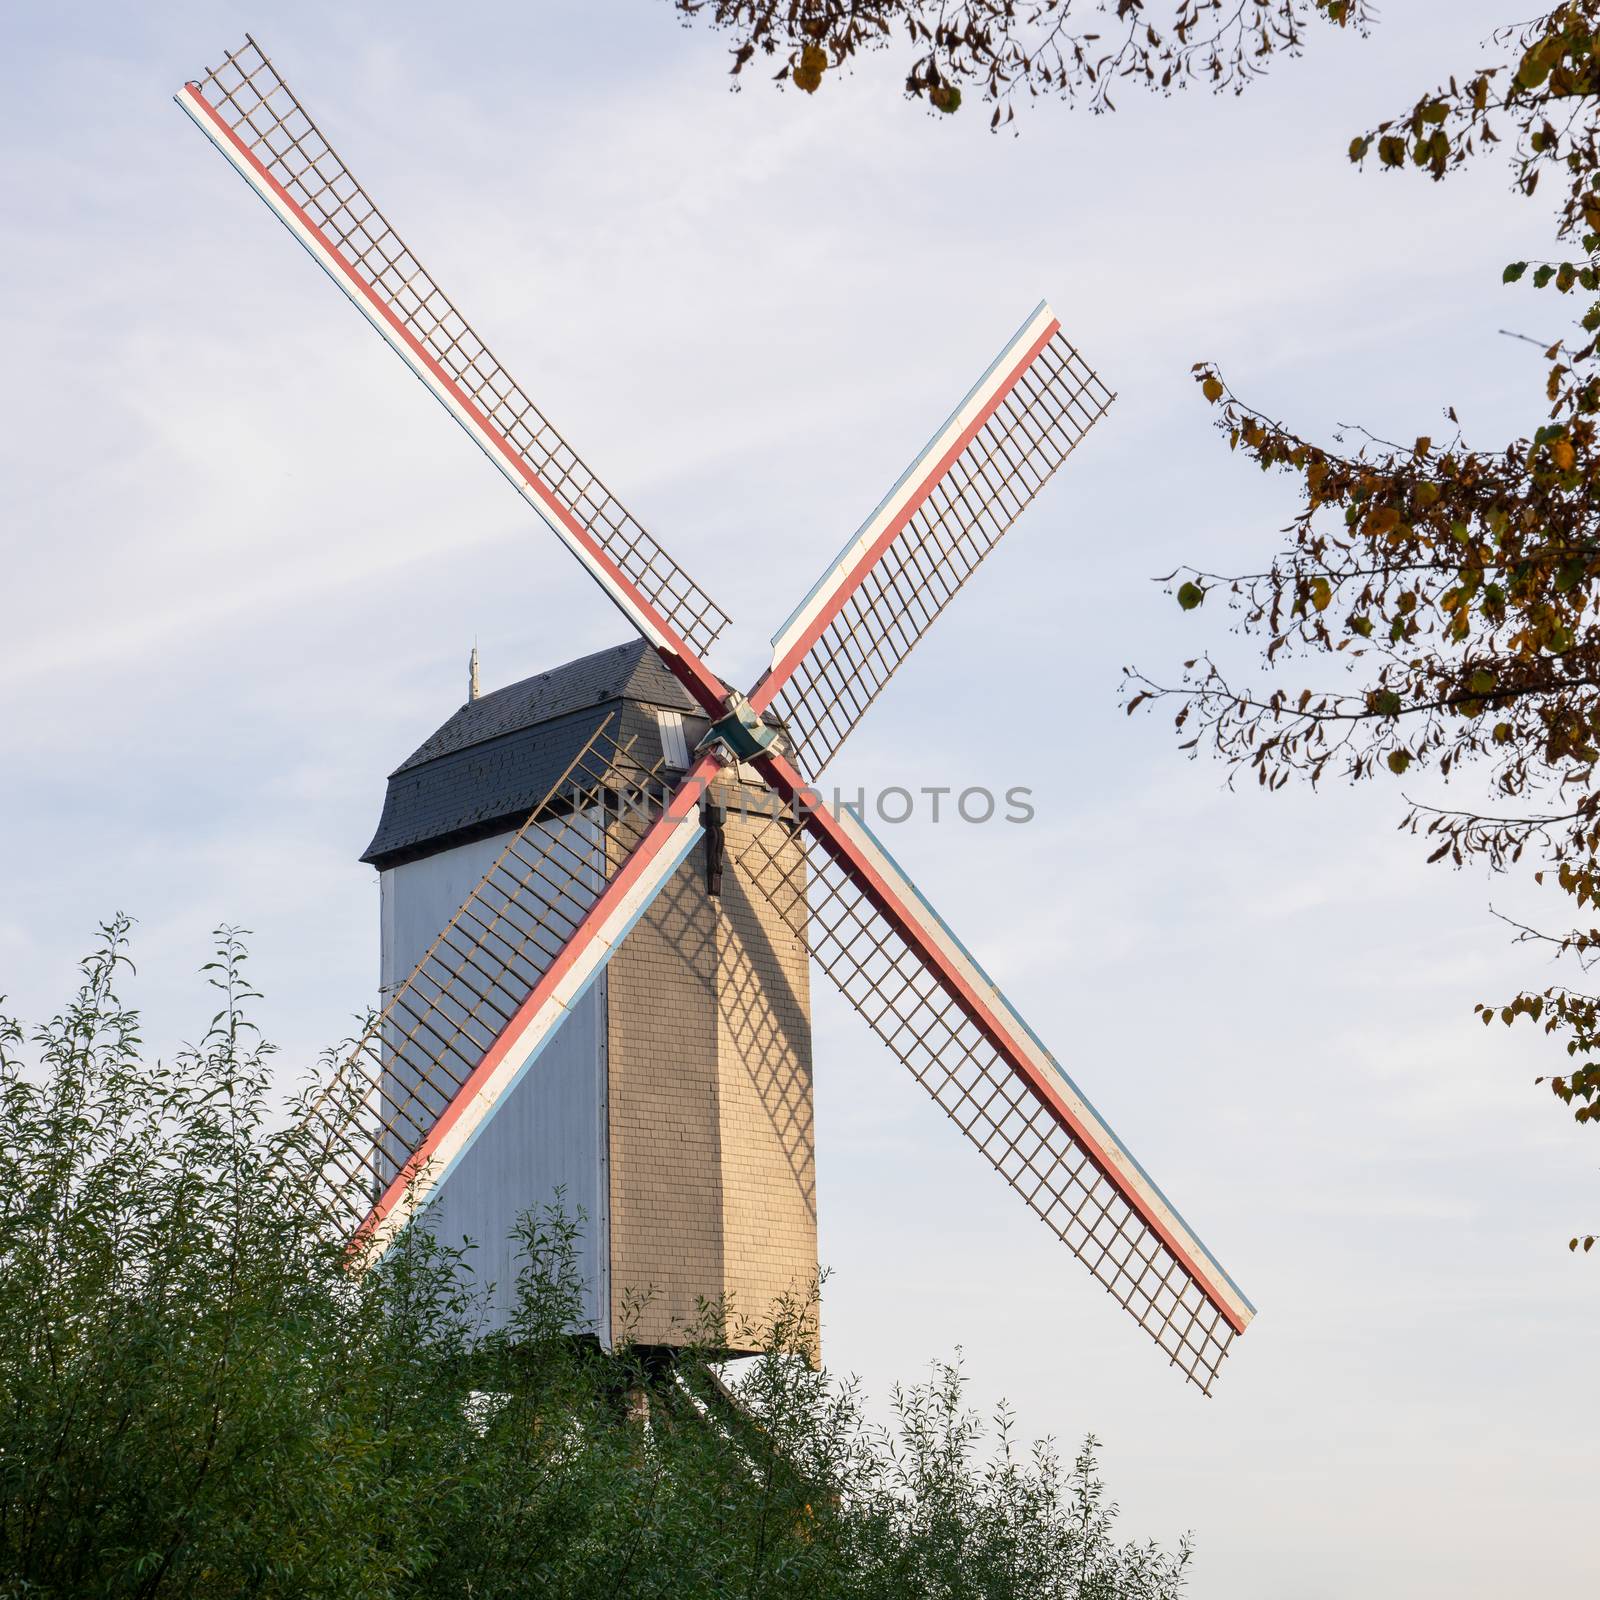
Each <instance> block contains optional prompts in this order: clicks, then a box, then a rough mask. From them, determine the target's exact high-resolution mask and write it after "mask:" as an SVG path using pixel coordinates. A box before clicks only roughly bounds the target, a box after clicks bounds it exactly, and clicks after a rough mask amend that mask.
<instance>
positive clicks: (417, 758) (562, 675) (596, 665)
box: [394, 639, 699, 775]
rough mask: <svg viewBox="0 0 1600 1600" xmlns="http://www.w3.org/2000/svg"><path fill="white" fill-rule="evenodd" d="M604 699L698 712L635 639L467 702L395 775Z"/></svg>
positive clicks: (658, 661) (650, 651) (655, 657)
mask: <svg viewBox="0 0 1600 1600" xmlns="http://www.w3.org/2000/svg"><path fill="white" fill-rule="evenodd" d="M608 700H637V701H640V702H641V703H642V704H644V705H647V706H665V707H666V708H667V709H668V710H669V711H687V712H689V713H691V714H694V713H697V712H698V711H699V707H698V706H697V705H696V704H695V703H694V701H693V700H691V699H690V698H689V693H688V691H687V690H686V689H685V688H684V687H683V685H682V684H680V683H679V682H678V680H677V679H676V678H674V677H673V676H672V674H671V673H670V672H669V671H667V669H666V667H665V666H664V665H663V664H662V661H661V657H660V656H658V655H657V654H656V653H655V651H654V650H653V649H651V647H650V646H649V645H648V644H646V643H645V642H644V640H643V639H635V640H634V641H632V643H630V644H619V645H616V646H614V647H613V648H612V649H610V650H599V651H596V652H595V654H594V655H592V656H580V657H579V658H578V659H577V660H576V661H569V662H568V663H567V664H566V666H564V667H555V668H552V669H551V670H550V671H549V672H541V673H539V675H538V676H537V677H533V678H524V679H523V680H522V682H521V683H512V684H508V685H507V686H506V687H505V688H504V689H495V690H492V691H491V692H490V693H488V694H485V695H480V696H479V697H478V698H477V699H476V700H469V701H468V702H467V703H466V704H465V705H464V706H462V708H461V709H460V710H459V711H458V712H456V714H455V715H454V716H453V717H451V718H450V720H449V721H448V722H446V723H445V725H444V726H443V727H442V728H440V729H439V730H438V731H437V732H436V733H434V734H433V735H431V736H430V737H429V738H427V739H425V740H424V741H423V742H422V744H421V745H420V746H419V747H418V748H417V749H416V750H415V751H413V752H412V754H411V755H409V756H407V757H406V759H405V760H404V761H402V762H401V763H400V765H399V767H398V768H396V770H395V774H394V775H398V774H399V773H401V772H405V771H407V770H409V769H410V768H412V767H420V766H422V765H423V764H424V763H425V762H428V761H435V760H437V759H438V758H439V757H440V756H445V755H449V754H450V753H451V752H452V751H456V750H464V749H466V748H467V747H468V746H469V745H475V744H483V743H484V742H485V741H487V740H489V739H498V738H500V737H502V736H503V735H505V734H508V733H519V732H521V731H522V729H524V728H531V727H533V726H535V725H536V724H538V723H541V722H553V721H555V719H556V718H557V717H562V716H565V715H566V714H567V713H568V712H569V711H579V710H584V709H586V708H588V707H589V706H595V705H601V704H603V703H604V702H606V701H608Z"/></svg>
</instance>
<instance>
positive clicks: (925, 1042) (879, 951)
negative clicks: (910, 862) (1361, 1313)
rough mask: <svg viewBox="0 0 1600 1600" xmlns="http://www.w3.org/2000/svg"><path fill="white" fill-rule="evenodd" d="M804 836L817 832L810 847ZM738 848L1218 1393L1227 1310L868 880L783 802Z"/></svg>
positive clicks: (990, 1151) (1079, 1245) (1171, 1349)
mask: <svg viewBox="0 0 1600 1600" xmlns="http://www.w3.org/2000/svg"><path fill="white" fill-rule="evenodd" d="M858 825H860V824H859V819H858ZM861 826H863V829H864V825H861ZM797 836H799V837H801V838H804V839H805V840H806V848H805V849H804V850H803V851H801V852H798V853H797V852H796V851H795V848H794V844H795V840H796V837H797ZM732 860H733V865H734V868H735V870H736V871H737V872H738V873H739V875H740V876H741V877H742V878H743V879H745V881H746V882H747V883H749V884H750V885H752V886H759V887H761V888H762V890H763V892H765V893H767V894H768V896H769V897H770V899H771V901H772V904H773V906H774V907H775V909H776V910H777V911H778V913H779V915H781V916H782V917H783V918H784V920H785V921H786V922H787V923H788V925H789V927H790V928H791V929H792V930H793V931H794V932H795V933H796V934H797V935H799V936H800V937H801V938H802V939H804V940H805V942H806V945H807V948H808V950H809V951H810V954H811V958H812V961H813V962H814V963H815V965H816V967H817V968H818V969H820V970H821V971H822V972H823V973H825V974H826V975H827V977H828V978H829V979H830V980H831V981H832V982H833V984H834V986H835V987H836V988H837V989H838V990H839V992H840V993H841V994H842V995H843V996H844V998H845V999H846V1000H847V1001H848V1002H849V1003H850V1005H851V1007H852V1008H853V1009H854V1010H855V1011H856V1012H857V1013H858V1014H859V1015H860V1016H861V1018H862V1019H863V1020H864V1021H865V1022H866V1024H867V1026H868V1027H869V1028H871V1029H872V1031H873V1032H874V1033H875V1034H877V1036H878V1037H879V1039H881V1040H882V1041H883V1043H884V1044H886V1045H887V1046H888V1047H889V1050H890V1052H891V1053H892V1054H893V1055H894V1056H895V1058H896V1059H897V1060H898V1061H900V1063H901V1064H902V1065H903V1066H904V1067H905V1068H906V1069H907V1070H908V1071H909V1072H910V1073H911V1075H912V1077H913V1078H915V1079H916V1080H917V1082H918V1083H919V1084H921V1085H922V1087H923V1088H924V1089H925V1090H926V1091H927V1093H928V1094H929V1096H930V1097H931V1098H932V1100H933V1101H934V1103H935V1104H936V1105H937V1106H938V1107H939V1108H940V1109H941V1110H942V1111H943V1112H944V1113H945V1115H946V1116H947V1117H949V1118H950V1120H951V1121H952V1122H954V1123H955V1125H956V1126H957V1127H958V1128H959V1129H960V1130H961V1131H962V1133H964V1134H965V1135H966V1137H967V1138H968V1139H969V1140H970V1141H971V1143H972V1144H973V1145H974V1146H976V1148H977V1149H978V1151H979V1152H980V1153H981V1154H982V1155H983V1157H984V1159H985V1160H987V1161H988V1162H989V1164H990V1165H991V1166H992V1167H993V1168H994V1169H995V1171H996V1172H998V1173H999V1174H1000V1176H1001V1177H1002V1178H1004V1179H1005V1180H1006V1182H1007V1183H1008V1184H1009V1185H1010V1186H1011V1188H1013V1189H1014V1190H1016V1192H1017V1193H1018V1194H1019V1195H1021V1197H1022V1198H1023V1200H1024V1201H1026V1202H1027V1204H1028V1206H1029V1207H1030V1208H1031V1209H1032V1211H1033V1212H1034V1213H1035V1214H1036V1215H1037V1216H1038V1217H1039V1218H1040V1219H1041V1220H1042V1221H1043V1222H1044V1223H1045V1225H1046V1226H1047V1227H1048V1228H1049V1229H1050V1230H1051V1232H1053V1233H1054V1234H1055V1235H1056V1237H1057V1238H1058V1239H1060V1240H1061V1242H1062V1243H1063V1244H1065V1245H1066V1246H1067V1248H1068V1249H1069V1250H1071V1251H1072V1253H1073V1254H1074V1255H1075V1256H1077V1258H1078V1259H1079V1260H1080V1261H1081V1262H1082V1263H1083V1264H1084V1265H1085V1266H1086V1267H1087V1268H1088V1269H1089V1271H1090V1273H1091V1274H1092V1275H1093V1276H1094V1278H1095V1279H1096V1281H1097V1282H1098V1283H1099V1284H1100V1285H1101V1287H1102V1288H1104V1289H1105V1290H1106V1292H1107V1293H1108V1294H1110V1295H1111V1297H1112V1298H1113V1299H1114V1300H1116V1302H1117V1303H1118V1304H1119V1305H1120V1306H1122V1307H1123V1309H1124V1310H1125V1311H1127V1312H1128V1314H1129V1315H1130V1316H1131V1317H1132V1318H1133V1319H1134V1321H1135V1322H1137V1323H1138V1324H1139V1326H1140V1327H1141V1328H1143V1329H1144V1331H1145V1332H1146V1333H1147V1334H1148V1335H1149V1336H1150V1338H1151V1339H1153V1340H1154V1341H1155V1343H1156V1345H1157V1346H1158V1347H1159V1348H1160V1349H1161V1350H1162V1351H1163V1352H1165V1354H1166V1355H1167V1357H1168V1359H1169V1361H1170V1362H1171V1363H1172V1365H1173V1366H1175V1367H1177V1368H1178V1369H1179V1370H1180V1371H1181V1372H1182V1373H1183V1375H1184V1376H1185V1377H1186V1378H1187V1379H1188V1380H1189V1382H1191V1383H1193V1384H1195V1385H1196V1386H1197V1387H1198V1388H1199V1389H1200V1390H1201V1391H1202V1392H1203V1393H1205V1394H1209V1393H1210V1392H1211V1386H1212V1384H1213V1383H1214V1382H1215V1380H1216V1378H1217V1375H1218V1372H1219V1370H1220V1368H1221V1365H1222V1362H1223V1360H1224V1358H1225V1357H1226V1356H1227V1354H1228V1350H1229V1347H1230V1346H1231V1345H1232V1343H1233V1340H1234V1339H1235V1338H1236V1337H1237V1334H1236V1331H1235V1329H1234V1328H1233V1326H1232V1325H1231V1324H1230V1323H1229V1321H1228V1319H1227V1317H1225V1316H1224V1314H1223V1312H1222V1310H1221V1309H1220V1308H1219V1306H1218V1305H1217V1304H1216V1303H1215V1301H1214V1300H1213V1299H1212V1297H1211V1295H1210V1294H1209V1293H1208V1291H1207V1290H1206V1288H1205V1287H1204V1286H1203V1285H1202V1284H1201V1283H1200V1282H1199V1281H1198V1280H1197V1278H1196V1277H1195V1275H1194V1273H1193V1272H1191V1271H1190V1269H1189V1268H1188V1267H1187V1266H1186V1265H1185V1264H1184V1262H1183V1261H1182V1260H1180V1259H1179V1257H1178V1256H1177V1255H1176V1254H1175V1253H1174V1251H1173V1250H1172V1249H1171V1248H1170V1247H1169V1246H1168V1244H1167V1243H1166V1242H1165V1241H1164V1240H1163V1239H1162V1238H1161V1236H1160V1235H1159V1234H1158V1233H1157V1232H1156V1231H1155V1229H1154V1228H1152V1227H1151V1226H1149V1225H1148V1224H1147V1223H1146V1222H1145V1220H1144V1219H1143V1218H1142V1217H1141V1216H1140V1215H1139V1213H1138V1212H1137V1211H1136V1210H1135V1209H1134V1207H1133V1206H1132V1205H1131V1204H1130V1202H1129V1201H1128V1199H1127V1197H1126V1196H1125V1195H1124V1194H1123V1193H1122V1191H1121V1190H1120V1188H1119V1187H1118V1186H1117V1185H1116V1184H1115V1183H1113V1182H1112V1181H1111V1178H1110V1177H1109V1176H1108V1174H1107V1172H1106V1170H1105V1168H1104V1166H1103V1165H1102V1163H1101V1162H1100V1161H1099V1159H1098V1158H1097V1157H1096V1156H1095V1155H1094V1154H1093V1152H1091V1151H1090V1150H1089V1148H1088V1147H1087V1146H1086V1145H1085V1144H1084V1143H1083V1142H1081V1141H1080V1140H1079V1139H1078V1138H1077V1137H1076V1136H1075V1135H1074V1134H1073V1132H1072V1130H1071V1128H1070V1127H1068V1126H1067V1124H1066V1123H1065V1122H1064V1121H1062V1120H1061V1119H1060V1118H1059V1117H1058V1116H1057V1115H1055V1114H1054V1113H1053V1112H1052V1110H1051V1108H1050V1107H1049V1106H1048V1105H1047V1104H1045V1103H1044V1102H1042V1101H1041V1100H1039V1099H1038V1098H1036V1097H1035V1096H1034V1095H1033V1094H1032V1092H1031V1091H1030V1090H1029V1088H1028V1086H1027V1085H1026V1084H1025V1083H1024V1082H1023V1081H1022V1079H1020V1078H1019V1077H1018V1076H1017V1074H1016V1072H1015V1071H1014V1070H1013V1068H1012V1066H1011V1065H1010V1063H1009V1062H1008V1061H1007V1060H1006V1058H1005V1057H1004V1056H1003V1055H1002V1054H1001V1053H1000V1051H998V1050H997V1049H996V1048H995V1046H994V1044H993V1043H992V1042H991V1040H990V1039H988V1038H987V1037H986V1036H985V1034H984V1032H983V1030H982V1029H980V1028H979V1027H978V1026H977V1024H976V1023H975V1022H974V1020H973V1018H972V1016H971V1015H970V1014H969V1013H968V1012H967V1011H966V1010H965V1009H963V1007H962V1006H961V1004H960V1003H959V1002H958V1001H957V1000H956V999H955V998H954V997H953V996H952V995H951V994H950V993H949V992H948V990H947V989H946V988H945V987H944V986H943V985H942V984H941V982H940V980H939V978H938V977H937V976H936V975H935V973H933V972H932V971H931V970H930V969H929V967H928V966H927V964H926V963H925V962H924V961H923V960H922V958H921V957H920V956H918V955H917V954H916V953H915V952H914V951H913V950H912V949H911V948H910V947H909V946H908V945H907V944H906V942H905V940H904V939H903V938H901V936H900V935H899V933H898V932H897V931H896V930H895V928H894V927H893V926H892V925H891V924H890V923H889V922H888V920H887V919H886V918H885V917H884V916H883V915H882V913H881V912H880V911H879V910H878V909H877V907H875V906H874V905H873V903H872V900H871V899H870V897H869V896H868V895H867V894H866V893H865V892H864V890H863V889H862V887H861V885H860V883H859V882H858V881H856V879H855V878H853V877H852V876H851V875H850V873H848V872H847V871H846V870H845V869H844V868H843V867H842V866H841V865H840V863H839V861H838V860H837V859H835V858H834V857H833V856H831V855H830V854H829V853H828V852H827V851H825V850H823V849H821V848H819V846H818V844H817V841H816V839H815V838H814V837H809V838H808V837H807V836H806V833H805V829H804V827H803V825H802V823H801V822H800V820H799V819H798V817H797V816H796V814H795V813H794V812H792V811H787V810H785V809H783V808H781V807H780V808H775V809H774V810H773V812H772V813H771V814H769V815H767V816H765V817H764V818H763V819H762V825H761V826H758V827H757V828H756V829H754V831H753V832H752V833H751V835H750V837H749V840H748V842H747V843H746V845H745V846H744V848H743V849H742V850H740V851H739V852H738V853H737V854H736V855H734V856H733V857H732ZM1049 1060H1050V1064H1051V1066H1052V1067H1053V1068H1054V1070H1055V1071H1056V1072H1057V1073H1058V1074H1060V1077H1061V1080H1062V1082H1063V1084H1064V1085H1067V1086H1069V1087H1070V1088H1071V1089H1072V1091H1073V1093H1074V1094H1078V1093H1079V1091H1078V1090H1077V1089H1076V1086H1075V1085H1073V1084H1072V1081H1071V1079H1070V1078H1068V1077H1067V1075H1066V1074H1065V1072H1063V1071H1062V1070H1061V1068H1060V1066H1059V1065H1058V1064H1056V1063H1055V1061H1054V1058H1053V1057H1051V1058H1049ZM1212 1265H1214V1263H1212ZM1218 1270H1219V1271H1220V1269H1218ZM1241 1298H1242V1297H1241ZM1245 1304H1246V1305H1248V1302H1245Z"/></svg>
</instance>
